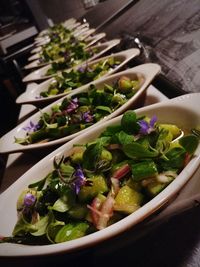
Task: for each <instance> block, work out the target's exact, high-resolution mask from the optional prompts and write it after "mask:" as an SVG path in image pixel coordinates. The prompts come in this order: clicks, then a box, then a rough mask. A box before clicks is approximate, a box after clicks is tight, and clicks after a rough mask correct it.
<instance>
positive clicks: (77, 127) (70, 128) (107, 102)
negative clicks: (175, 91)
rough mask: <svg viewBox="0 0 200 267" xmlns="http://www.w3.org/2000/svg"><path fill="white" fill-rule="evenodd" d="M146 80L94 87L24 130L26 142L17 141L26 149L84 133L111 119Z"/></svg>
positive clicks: (125, 81) (54, 109)
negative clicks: (106, 117) (94, 125)
mask: <svg viewBox="0 0 200 267" xmlns="http://www.w3.org/2000/svg"><path fill="white" fill-rule="evenodd" d="M143 81H144V78H143V77H142V76H141V75H139V74H137V75H136V74H135V79H133V80H131V79H130V78H128V77H126V76H122V77H120V78H119V79H118V81H116V82H115V83H113V85H108V84H103V85H102V86H101V87H100V88H96V87H95V85H93V84H91V85H90V86H89V88H88V90H87V91H85V92H82V93H79V94H76V95H75V96H73V97H71V98H64V100H62V102H61V103H59V104H55V105H53V106H52V108H51V113H43V114H42V116H41V118H40V120H39V122H38V123H37V124H34V123H32V122H30V124H29V125H28V126H27V127H25V128H23V129H24V130H25V131H26V136H25V138H15V142H16V143H19V144H22V145H29V144H34V143H38V142H39V143H41V142H48V141H51V140H54V139H58V138H61V137H64V136H67V135H71V134H73V133H76V132H78V131H81V130H83V129H85V128H87V127H89V126H91V125H93V124H94V123H96V122H98V121H99V120H101V119H103V118H104V117H105V116H108V115H109V114H111V113H112V112H114V111H115V110H116V109H118V108H119V107H120V106H122V105H123V104H125V103H126V102H127V101H128V100H129V99H130V98H131V97H132V96H133V95H134V94H135V93H136V92H137V91H138V90H139V88H140V87H141V85H142V84H143Z"/></svg>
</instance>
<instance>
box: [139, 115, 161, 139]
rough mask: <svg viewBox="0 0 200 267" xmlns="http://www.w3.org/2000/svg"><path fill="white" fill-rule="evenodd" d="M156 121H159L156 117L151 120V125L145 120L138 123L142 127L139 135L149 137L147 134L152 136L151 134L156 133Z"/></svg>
mask: <svg viewBox="0 0 200 267" xmlns="http://www.w3.org/2000/svg"><path fill="white" fill-rule="evenodd" d="M156 121H157V117H156V116H155V115H154V116H153V117H152V118H151V120H150V122H149V123H148V122H147V121H145V120H141V121H139V122H138V123H139V125H140V131H139V134H141V135H147V134H150V133H151V132H153V131H154V125H155V123H156Z"/></svg>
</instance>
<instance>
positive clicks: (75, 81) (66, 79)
mask: <svg viewBox="0 0 200 267" xmlns="http://www.w3.org/2000/svg"><path fill="white" fill-rule="evenodd" d="M120 63H121V61H120V60H117V59H115V58H114V57H109V58H107V59H105V60H100V61H99V62H98V63H95V64H93V65H88V64H84V65H82V66H80V67H79V68H78V69H72V70H71V71H63V72H62V73H61V74H58V75H57V76H55V77H54V80H53V81H52V82H51V84H50V86H49V88H48V90H47V91H43V92H41V93H40V97H48V96H51V95H58V94H62V93H69V92H71V91H72V90H73V89H76V88H78V87H80V86H82V85H85V84H87V83H89V82H92V81H94V80H96V79H98V78H100V77H101V76H103V75H105V74H106V73H108V72H110V71H112V70H113V69H115V68H116V67H117V66H119V65H120Z"/></svg>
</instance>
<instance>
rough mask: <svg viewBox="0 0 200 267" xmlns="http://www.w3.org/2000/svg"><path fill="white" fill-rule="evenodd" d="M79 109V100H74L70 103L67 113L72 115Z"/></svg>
mask: <svg viewBox="0 0 200 267" xmlns="http://www.w3.org/2000/svg"><path fill="white" fill-rule="evenodd" d="M77 108H78V98H77V97H76V98H74V99H72V100H71V101H70V103H69V105H68V106H67V109H66V111H67V113H71V112H73V111H74V110H76V109H77Z"/></svg>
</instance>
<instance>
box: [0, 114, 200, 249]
mask: <svg viewBox="0 0 200 267" xmlns="http://www.w3.org/2000/svg"><path fill="white" fill-rule="evenodd" d="M193 133H194V134H193ZM193 133H189V131H184V129H180V128H179V127H178V126H177V125H174V124H162V123H158V120H157V117H156V116H153V117H152V118H149V117H147V116H140V117H137V115H136V114H135V112H134V111H131V110H129V111H127V112H126V113H124V115H123V116H122V118H121V124H120V125H114V126H109V127H108V128H107V129H106V130H105V131H104V132H102V133H101V134H100V136H99V137H98V138H96V139H95V140H93V141H92V142H90V143H87V144H77V145H75V146H74V148H73V150H72V151H71V152H70V153H69V154H68V156H65V157H64V156H63V157H60V158H55V159H54V167H53V169H52V171H51V172H50V173H49V174H48V175H47V176H46V177H44V178H42V179H41V180H39V181H36V182H34V183H32V184H30V185H29V186H28V188H26V189H25V190H24V191H23V192H21V194H20V196H19V198H18V201H17V212H18V221H17V222H16V225H15V227H14V229H13V233H12V236H11V237H1V242H12V243H20V244H21V243H23V244H32V245H44V244H54V243H61V242H66V241H70V240H73V239H77V238H80V237H82V236H85V235H88V234H90V233H94V232H96V231H99V230H102V229H104V228H106V227H109V226H110V225H112V224H114V223H116V222H118V221H119V220H122V219H123V218H125V217H126V216H128V215H129V214H131V213H133V212H135V211H136V210H137V209H139V208H140V207H142V206H143V205H145V203H147V202H148V201H150V200H151V199H152V198H154V197H155V196H156V195H157V194H159V193H160V192H161V191H162V190H164V189H165V188H166V187H167V186H168V185H169V184H170V183H171V182H172V181H173V180H175V179H176V177H177V175H178V174H179V173H180V172H181V171H182V170H183V168H184V167H185V166H186V165H187V163H188V162H189V161H190V159H191V158H192V156H193V154H194V152H195V150H196V148H197V146H198V143H199V139H198V137H197V136H196V130H195V131H193ZM33 178H35V179H36V180H37V177H33Z"/></svg>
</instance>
